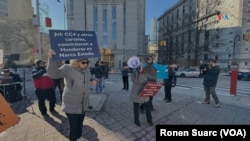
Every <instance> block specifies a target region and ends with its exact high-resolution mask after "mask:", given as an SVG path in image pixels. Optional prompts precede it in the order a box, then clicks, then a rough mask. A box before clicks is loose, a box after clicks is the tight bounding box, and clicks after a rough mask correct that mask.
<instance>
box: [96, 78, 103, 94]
mask: <svg viewBox="0 0 250 141" xmlns="http://www.w3.org/2000/svg"><path fill="white" fill-rule="evenodd" d="M95 91H96V93H99V92H102V78H98V82H97V84H96V87H95Z"/></svg>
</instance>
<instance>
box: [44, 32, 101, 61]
mask: <svg viewBox="0 0 250 141" xmlns="http://www.w3.org/2000/svg"><path fill="white" fill-rule="evenodd" d="M49 36H50V45H51V48H52V49H53V50H54V51H55V52H56V55H54V56H53V57H52V59H54V60H70V59H87V58H98V57H100V51H99V48H98V44H97V39H96V34H95V32H94V31H74V30H49Z"/></svg>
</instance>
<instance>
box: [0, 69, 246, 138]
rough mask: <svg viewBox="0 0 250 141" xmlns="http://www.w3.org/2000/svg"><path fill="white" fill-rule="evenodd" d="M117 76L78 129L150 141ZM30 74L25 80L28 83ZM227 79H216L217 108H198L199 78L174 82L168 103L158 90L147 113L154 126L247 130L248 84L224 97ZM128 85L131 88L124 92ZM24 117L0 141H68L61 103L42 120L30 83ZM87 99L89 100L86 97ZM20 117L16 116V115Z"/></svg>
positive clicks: (146, 127) (92, 134) (200, 98)
mask: <svg viewBox="0 0 250 141" xmlns="http://www.w3.org/2000/svg"><path fill="white" fill-rule="evenodd" d="M121 78H122V76H121V74H120V73H115V74H110V78H109V79H108V80H107V81H106V87H105V89H104V90H105V91H104V93H103V94H95V93H94V91H93V92H92V94H91V95H92V96H93V95H95V96H96V95H97V96H103V95H105V96H107V99H106V100H105V103H104V104H103V106H102V108H101V109H100V110H99V111H88V112H87V114H86V118H85V121H84V126H83V137H85V138H87V139H89V140H90V141H154V140H156V139H155V136H156V133H155V126H150V125H149V124H148V123H147V121H146V117H145V115H143V114H141V115H140V121H141V127H137V126H136V125H135V124H134V121H133V107H132V106H133V104H132V102H131V101H129V91H128V92H126V91H124V90H121V89H122V79H121ZM29 79H30V74H27V80H29ZM229 80H230V77H229V76H224V75H221V76H220V78H219V82H218V87H217V89H216V91H217V92H218V96H219V98H220V101H221V107H219V108H215V107H214V106H213V105H214V101H213V100H212V99H211V104H210V105H204V104H201V102H202V101H203V99H204V91H203V87H202V78H178V81H177V86H176V87H174V88H173V91H172V92H173V94H172V95H173V96H172V99H173V102H172V103H171V104H167V103H166V102H165V101H164V100H163V98H164V92H163V88H162V89H161V90H160V91H159V93H158V94H157V95H156V96H155V97H154V100H153V103H154V107H155V109H156V111H154V112H152V116H153V122H154V125H170V124H171V125H180V124H219V125H220V124H229V125H236V124H247V125H250V98H249V97H250V96H249V93H248V92H249V82H250V81H238V85H239V86H238V92H239V93H238V94H237V95H236V96H231V95H230V94H229V86H230V82H229ZM131 86H132V83H131V82H130V85H129V88H131ZM26 89H27V97H28V100H29V101H28V102H27V103H28V105H27V111H26V112H22V113H20V114H19V115H18V116H19V117H20V118H21V121H20V123H19V124H17V125H16V126H14V127H12V128H9V129H8V130H6V131H5V132H4V133H1V134H0V140H1V141H44V140H46V141H67V140H68V139H67V132H68V123H67V119H66V116H65V114H64V113H63V112H61V111H60V101H59V102H58V104H57V106H56V109H57V111H59V115H57V116H56V115H51V116H50V118H49V119H43V118H42V117H41V115H40V113H39V111H38V108H37V101H36V97H35V95H34V93H33V91H34V89H33V84H32V81H27V83H26ZM90 98H91V97H90ZM19 111H20V110H19Z"/></svg>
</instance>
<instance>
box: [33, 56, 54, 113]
mask: <svg viewBox="0 0 250 141" xmlns="http://www.w3.org/2000/svg"><path fill="white" fill-rule="evenodd" d="M32 79H33V82H34V87H35V94H36V96H37V99H38V108H39V110H40V112H41V114H42V115H43V116H48V114H47V108H46V105H45V100H46V99H47V100H49V111H50V112H51V113H56V111H55V109H54V108H55V102H56V96H55V91H54V81H53V79H51V78H50V77H49V76H48V74H47V71H46V62H45V61H43V60H38V61H37V62H36V67H35V68H34V69H33V70H32Z"/></svg>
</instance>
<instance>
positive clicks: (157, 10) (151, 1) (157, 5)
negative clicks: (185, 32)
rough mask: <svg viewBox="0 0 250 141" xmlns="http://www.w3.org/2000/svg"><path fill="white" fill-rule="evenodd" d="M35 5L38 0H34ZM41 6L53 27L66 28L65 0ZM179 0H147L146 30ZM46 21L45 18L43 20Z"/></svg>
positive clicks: (49, 0)
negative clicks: (153, 19) (154, 19)
mask: <svg viewBox="0 0 250 141" xmlns="http://www.w3.org/2000/svg"><path fill="white" fill-rule="evenodd" d="M32 1H33V5H34V6H35V2H36V0H32ZM39 1H40V3H41V7H42V8H43V9H45V10H46V11H47V10H48V13H44V12H42V13H43V15H44V16H43V17H45V16H47V15H48V16H49V17H50V18H51V19H52V28H53V29H64V14H63V11H64V3H63V1H64V0H61V2H60V3H58V2H57V0H39ZM178 1H179V0H146V26H145V28H146V29H145V30H146V31H145V32H146V34H149V32H150V21H151V19H152V18H153V17H156V18H158V17H159V16H160V15H162V14H163V13H164V11H166V10H167V9H168V8H170V7H171V6H173V5H174V4H176V3H177V2H178ZM43 21H44V20H43Z"/></svg>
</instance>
